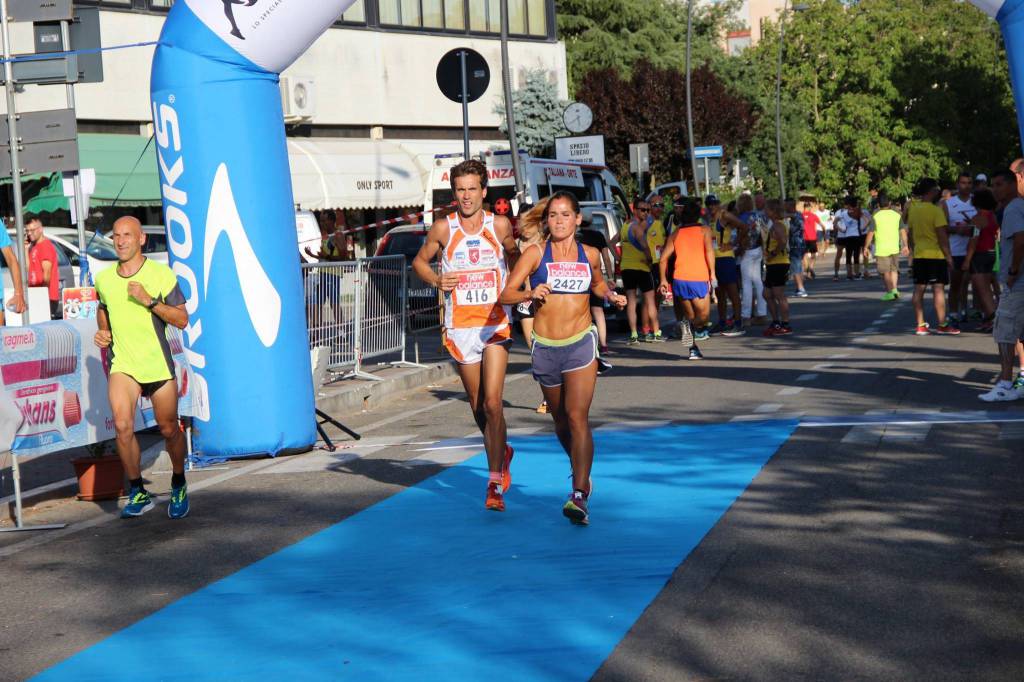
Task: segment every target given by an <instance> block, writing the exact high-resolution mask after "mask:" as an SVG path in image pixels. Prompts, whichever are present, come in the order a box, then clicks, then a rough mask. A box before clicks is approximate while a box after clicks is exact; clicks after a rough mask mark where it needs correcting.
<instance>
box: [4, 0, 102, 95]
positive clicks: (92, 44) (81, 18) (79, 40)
mask: <svg viewBox="0 0 1024 682" xmlns="http://www.w3.org/2000/svg"><path fill="white" fill-rule="evenodd" d="M32 29H33V34H34V37H35V45H36V53H37V54H45V53H47V52H62V49H61V42H60V22H59V21H37V22H35V23H34V25H33V26H32ZM68 33H69V35H68V38H69V39H70V41H71V45H70V47H69V49H70V50H96V51H95V52H80V53H79V54H77V55H75V57H77V59H78V63H77V69H78V80H77V81H75V82H78V83H102V82H103V53H102V52H99V48H100V47H101V36H100V10H99V8H97V7H76V8H75V16H74V20H73V21H72V22H71V26H70V30H69V32H68ZM15 80H17V79H15Z"/></svg>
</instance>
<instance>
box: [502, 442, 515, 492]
mask: <svg viewBox="0 0 1024 682" xmlns="http://www.w3.org/2000/svg"><path fill="white" fill-rule="evenodd" d="M514 454H515V450H513V449H512V446H511V445H509V444H507V443H506V444H505V461H504V462H502V463H501V490H502V492H506V493H507V492H508V490H509V488H511V487H512V455H514Z"/></svg>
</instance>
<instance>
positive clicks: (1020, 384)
mask: <svg viewBox="0 0 1024 682" xmlns="http://www.w3.org/2000/svg"><path fill="white" fill-rule="evenodd" d="M1013 387H1014V388H1015V389H1017V390H1018V391H1024V372H1021V373H1020V374H1018V375H1017V378H1016V379H1014V380H1013Z"/></svg>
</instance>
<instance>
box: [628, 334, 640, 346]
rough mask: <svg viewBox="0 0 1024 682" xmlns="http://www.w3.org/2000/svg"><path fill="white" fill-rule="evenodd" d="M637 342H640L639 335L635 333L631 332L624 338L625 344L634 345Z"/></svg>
mask: <svg viewBox="0 0 1024 682" xmlns="http://www.w3.org/2000/svg"><path fill="white" fill-rule="evenodd" d="M638 343H640V337H639V336H637V335H636V334H631V335H630V336H629V338H628V339H627V340H626V345H627V346H635V345H636V344H638Z"/></svg>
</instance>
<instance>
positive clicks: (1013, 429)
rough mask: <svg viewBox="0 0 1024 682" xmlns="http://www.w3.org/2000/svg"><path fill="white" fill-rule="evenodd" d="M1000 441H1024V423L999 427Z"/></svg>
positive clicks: (1013, 423) (1012, 423)
mask: <svg viewBox="0 0 1024 682" xmlns="http://www.w3.org/2000/svg"><path fill="white" fill-rule="evenodd" d="M999 440H1024V422H1011V423H1008V424H1000V425H999Z"/></svg>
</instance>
